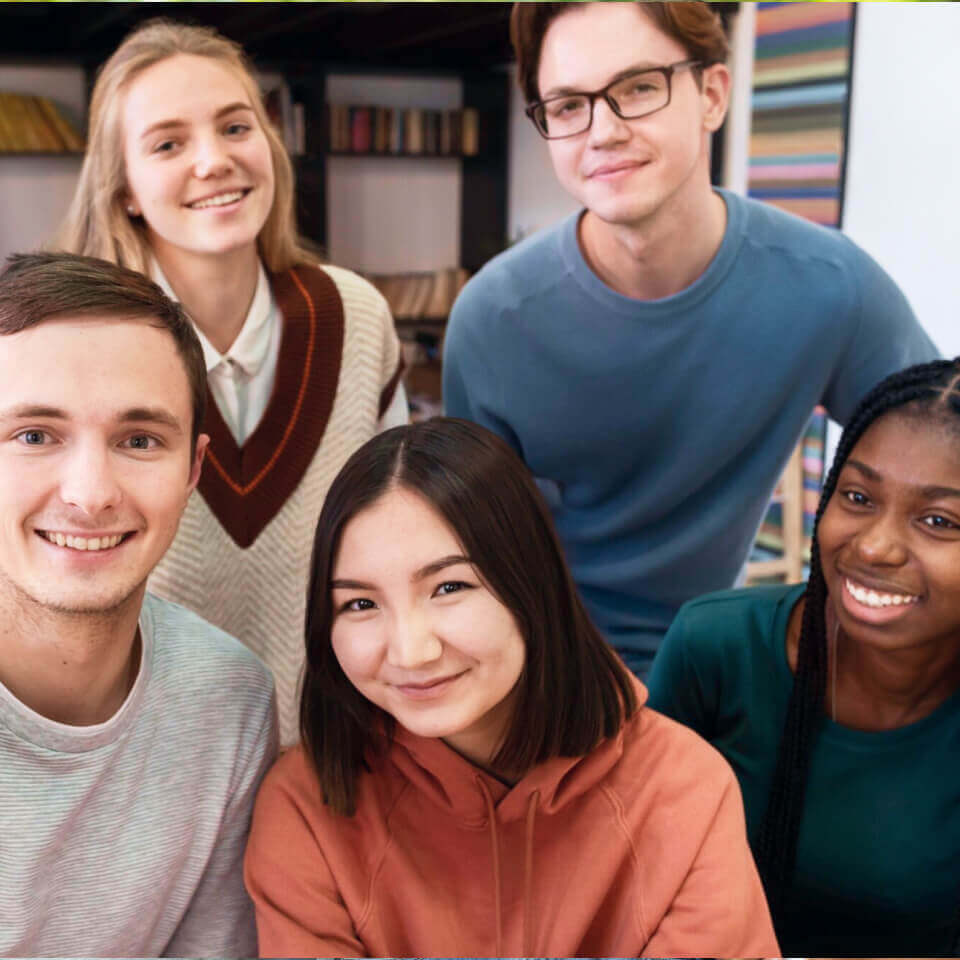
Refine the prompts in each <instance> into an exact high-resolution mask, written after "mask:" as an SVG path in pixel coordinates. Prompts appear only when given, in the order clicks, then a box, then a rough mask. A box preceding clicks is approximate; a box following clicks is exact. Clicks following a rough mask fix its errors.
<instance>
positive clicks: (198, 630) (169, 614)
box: [141, 593, 273, 709]
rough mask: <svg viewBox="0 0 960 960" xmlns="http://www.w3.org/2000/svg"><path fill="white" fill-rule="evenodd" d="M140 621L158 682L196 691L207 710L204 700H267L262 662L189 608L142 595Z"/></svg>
mask: <svg viewBox="0 0 960 960" xmlns="http://www.w3.org/2000/svg"><path fill="white" fill-rule="evenodd" d="M141 623H143V624H144V626H145V627H146V628H147V629H150V630H151V633H152V640H153V648H154V651H155V653H154V657H155V663H156V665H157V671H158V675H159V679H160V680H161V682H163V683H165V684H170V685H172V686H173V687H175V688H176V689H177V690H178V691H181V692H183V691H192V692H193V691H197V690H200V689H202V690H203V691H204V696H205V698H206V708H207V709H209V704H210V698H213V699H216V700H218V701H220V700H222V701H224V702H238V701H243V702H247V703H251V702H252V703H259V704H261V705H267V704H270V703H271V701H272V697H273V677H272V675H271V674H270V671H269V670H268V669H267V668H266V666H265V665H264V664H263V662H262V661H261V660H260V659H259V658H258V657H257V656H256V654H254V653H253V652H252V651H251V650H249V649H248V648H247V647H245V646H244V645H243V644H242V643H241V642H240V641H239V640H237V639H235V638H234V637H231V636H230V635H229V634H227V633H225V632H224V631H223V630H220V629H219V628H218V627H215V626H213V624H210V623H207V621H206V620H204V619H203V618H202V617H200V616H198V615H197V614H196V613H194V612H193V611H192V610H188V609H186V607H182V606H180V605H179V604H177V603H173V602H172V601H170V600H163V599H161V598H160V597H157V596H154V595H153V594H150V593H148V594H146V595H145V597H144V603H143V610H142V612H141Z"/></svg>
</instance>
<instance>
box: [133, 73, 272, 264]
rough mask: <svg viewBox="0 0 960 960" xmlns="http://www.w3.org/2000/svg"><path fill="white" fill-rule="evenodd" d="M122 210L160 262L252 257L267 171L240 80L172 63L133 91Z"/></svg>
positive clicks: (267, 201)
mask: <svg viewBox="0 0 960 960" xmlns="http://www.w3.org/2000/svg"><path fill="white" fill-rule="evenodd" d="M122 124H123V156H124V164H125V169H126V178H127V190H128V204H129V205H131V206H132V208H133V210H134V212H135V213H137V214H141V215H142V216H143V218H144V221H145V222H146V225H147V232H148V236H149V238H150V244H151V246H152V247H153V249H154V252H155V253H156V254H157V256H158V258H159V259H160V261H161V264H162V263H164V262H165V260H166V259H167V258H173V257H177V258H182V257H183V256H184V255H191V254H193V255H197V254H200V255H217V254H224V253H233V252H236V251H238V250H244V251H250V250H255V249H256V238H257V235H258V234H259V233H260V230H261V228H262V227H263V225H264V223H265V222H266V219H267V217H268V215H269V213H270V208H271V206H272V204H273V196H274V175H273V161H272V160H271V157H270V148H269V145H268V143H267V139H266V136H265V135H264V132H263V130H262V128H261V127H260V125H259V124H258V122H257V117H256V114H255V113H254V111H253V108H252V106H251V101H250V97H249V95H248V93H247V90H246V88H245V86H244V84H243V83H242V82H241V80H240V78H239V76H238V75H237V74H236V73H235V72H234V71H233V70H231V69H230V68H229V67H226V66H224V65H223V64H221V63H219V62H218V61H216V60H213V59H210V58H209V57H199V56H193V55H191V54H178V55H176V56H173V57H169V58H167V59H166V60H161V61H160V62H159V63H155V64H154V65H153V66H151V67H148V68H147V69H146V70H144V71H143V72H142V73H140V74H138V75H137V76H136V78H135V79H134V80H133V81H132V82H131V83H130V85H129V87H128V89H127V91H126V96H125V97H124V100H123V108H122Z"/></svg>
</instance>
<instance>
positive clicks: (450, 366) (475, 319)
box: [443, 275, 523, 457]
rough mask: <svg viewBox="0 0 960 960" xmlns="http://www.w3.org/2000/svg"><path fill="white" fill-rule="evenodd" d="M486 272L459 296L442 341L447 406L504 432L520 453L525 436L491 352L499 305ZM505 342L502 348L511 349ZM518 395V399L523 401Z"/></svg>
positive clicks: (452, 412)
mask: <svg viewBox="0 0 960 960" xmlns="http://www.w3.org/2000/svg"><path fill="white" fill-rule="evenodd" d="M485 281H486V277H484V276H483V275H478V276H477V277H474V279H473V280H471V281H470V283H468V284H467V285H466V286H465V287H464V288H463V290H462V291H461V292H460V295H459V296H458V297H457V300H456V302H455V303H454V305H453V309H452V310H451V311H450V321H449V323H448V325H447V334H446V337H445V339H444V344H443V407H444V413H445V414H446V415H447V416H448V417H461V418H462V419H464V420H472V421H473V422H474V423H478V424H480V426H482V427H486V428H487V429H488V430H490V431H492V432H493V433H495V434H497V435H498V436H500V437H502V438H503V439H504V440H506V441H507V443H509V444H510V445H511V446H512V447H513V449H514V450H516V451H517V453H519V454H520V456H521V457H522V456H523V450H522V449H521V445H520V442H519V440H518V438H517V436H516V434H515V432H514V431H513V429H512V427H511V426H510V424H509V422H508V420H507V418H506V411H507V409H509V408H508V405H507V404H506V403H505V401H504V396H503V391H502V387H501V385H500V377H499V375H498V371H497V370H496V369H495V366H494V365H493V364H492V363H491V362H490V361H489V359H488V355H489V354H490V353H494V355H495V351H496V349H497V347H496V345H495V344H493V343H492V339H493V334H492V332H491V330H490V328H491V326H492V324H491V320H492V319H493V318H494V316H495V313H496V311H498V310H499V309H500V308H499V307H497V306H496V305H495V304H493V303H490V302H488V301H489V298H488V297H487V296H486V295H485V293H484V291H483V285H484V283H485ZM509 347H510V345H509V344H501V345H500V348H501V349H509ZM520 399H521V398H520V397H519V396H518V397H517V402H519V401H520Z"/></svg>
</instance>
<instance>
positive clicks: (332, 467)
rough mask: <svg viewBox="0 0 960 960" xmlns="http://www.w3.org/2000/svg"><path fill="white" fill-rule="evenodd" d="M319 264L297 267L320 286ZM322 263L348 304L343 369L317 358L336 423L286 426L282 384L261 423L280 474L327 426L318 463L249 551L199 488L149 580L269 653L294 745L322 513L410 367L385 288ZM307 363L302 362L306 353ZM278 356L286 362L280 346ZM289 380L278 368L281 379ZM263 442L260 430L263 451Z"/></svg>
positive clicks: (285, 736) (286, 300)
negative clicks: (329, 386)
mask: <svg viewBox="0 0 960 960" xmlns="http://www.w3.org/2000/svg"><path fill="white" fill-rule="evenodd" d="M310 269H311V268H304V267H297V268H296V270H295V272H296V273H297V274H298V275H299V276H300V277H304V278H306V279H307V281H310V279H311V278H310V276H309V271H310ZM322 269H323V272H325V273H326V275H327V276H328V277H329V278H330V279H331V280H332V281H333V284H334V286H335V289H336V294H339V299H340V302H341V303H342V308H343V349H342V356H341V360H340V368H339V375H336V358H335V357H329V356H327V357H324V356H322V355H319V356H318V355H315V361H316V363H317V364H318V368H319V369H321V375H322V376H323V377H325V378H326V379H327V381H330V380H331V379H332V377H333V376H334V375H336V388H335V393H334V395H333V406H332V410H331V411H330V415H329V418H328V419H327V421H326V423H325V425H324V424H323V423H322V418H321V420H320V421H319V422H315V423H314V424H312V425H311V424H305V425H304V426H303V428H302V429H301V427H300V426H299V425H298V424H297V423H294V424H293V426H294V429H293V430H288V427H289V426H290V422H291V421H290V419H289V418H287V417H285V418H284V420H283V421H282V422H281V421H278V420H277V410H276V409H275V407H276V403H275V400H276V390H275V396H274V398H273V399H271V402H270V407H268V409H267V412H266V414H265V415H264V419H263V421H262V422H261V424H260V426H259V427H258V428H257V431H260V430H261V428H263V427H266V428H267V430H268V432H267V434H266V436H267V437H268V438H269V437H275V441H274V442H275V444H276V445H277V450H275V451H274V454H273V455H272V456H271V458H270V463H272V464H273V465H274V466H275V467H277V470H278V472H279V471H282V468H283V464H284V457H285V455H286V454H287V453H288V452H289V450H288V448H289V447H294V446H296V445H297V444H299V443H300V442H302V441H306V440H307V436H306V435H307V434H309V433H310V432H311V431H316V430H318V429H319V430H321V431H322V439H321V440H320V443H319V446H318V447H317V448H316V452H315V453H314V454H313V457H312V459H311V460H309V465H308V466H307V467H306V470H305V472H304V473H303V475H302V476H301V477H300V479H299V482H298V483H296V486H295V487H294V488H293V492H292V493H291V494H290V495H289V496H287V498H286V500H285V501H284V502H283V503H282V506H279V505H278V506H279V508H278V509H277V511H276V512H275V513H274V514H273V515H272V517H271V519H269V521H268V522H267V523H266V526H264V527H263V529H262V530H260V531H259V532H258V533H257V534H256V536H255V539H254V540H253V542H252V543H250V545H249V546H245V547H241V546H240V545H239V544H238V543H237V541H236V540H235V539H234V536H231V533H228V531H227V529H226V528H225V527H224V525H223V523H222V522H221V520H220V519H218V517H217V515H216V514H215V512H214V510H213V509H212V508H211V505H210V503H208V500H207V499H205V496H204V493H207V495H208V496H209V495H210V494H209V493H208V492H207V491H206V490H205V488H204V483H203V481H201V489H200V490H198V491H195V492H194V493H193V495H192V496H191V498H190V501H189V503H188V504H187V509H186V511H185V512H184V515H183V519H182V520H181V522H180V529H179V531H178V533H177V536H176V539H175V540H174V542H173V544H172V545H171V547H170V550H169V551H168V552H167V554H166V556H165V557H164V558H163V560H162V561H161V563H160V564H159V565H158V566H157V568H156V569H155V571H154V573H153V575H152V576H151V578H150V583H149V588H150V590H151V591H152V592H154V593H156V594H158V595H160V596H162V597H166V598H168V599H171V600H174V601H176V602H178V603H181V604H183V605H184V606H186V607H189V608H190V609H192V610H195V611H196V612H197V613H199V614H200V615H201V616H202V617H204V618H205V619H206V620H209V621H210V622H211V623H214V624H216V625H217V626H218V627H220V628H221V629H223V630H225V631H226V632H227V633H230V634H232V635H233V636H235V637H237V638H239V639H240V640H241V641H243V643H244V644H246V645H247V646H248V647H249V648H250V649H251V650H253V651H254V652H255V653H256V654H258V655H259V656H260V657H261V658H262V659H263V661H264V662H265V663H266V665H267V666H268V667H269V668H270V669H271V670H272V671H273V675H274V678H275V680H276V686H277V700H278V704H279V710H280V735H281V740H282V742H283V743H284V744H290V743H293V742H295V741H296V740H298V739H299V734H298V709H299V697H298V694H299V681H300V675H301V670H302V666H303V656H304V638H303V626H304V616H305V610H306V585H307V578H308V575H309V567H310V554H311V550H312V547H313V535H314V528H315V527H316V522H317V518H318V516H319V515H320V508H321V506H322V505H323V500H324V497H325V496H326V493H327V490H328V488H329V487H330V484H331V482H332V481H333V478H334V477H335V476H336V474H337V472H338V471H339V470H340V468H341V467H342V466H343V464H344V463H345V462H346V460H347V458H348V457H349V456H350V454H352V453H353V452H354V450H356V449H357V448H358V447H359V446H361V445H362V444H363V443H364V442H365V441H367V440H368V439H370V437H372V436H373V435H374V434H375V433H376V431H377V424H378V421H379V417H380V414H381V413H382V410H383V408H384V407H385V406H386V404H387V403H388V402H389V399H390V397H391V396H392V392H393V389H394V388H395V385H396V379H397V374H398V372H399V363H400V351H399V343H398V341H397V336H396V332H395V330H394V327H393V322H392V319H391V316H390V311H389V309H388V307H387V305H386V302H385V301H384V299H383V298H382V297H381V296H380V294H379V293H378V292H377V291H376V290H375V289H374V288H373V287H372V286H371V285H370V284H369V283H367V281H365V280H363V279H362V278H360V277H358V276H357V275H356V274H354V273H351V272H350V271H349V270H343V269H340V268H337V267H331V266H324V267H323V268H322ZM288 276H289V274H281V275H280V276H279V277H278V278H275V282H274V290H275V294H276V295H277V300H278V303H279V305H280V308H281V312H282V313H283V315H284V318H285V319H284V322H285V328H284V337H287V335H288V328H287V326H286V325H287V323H288V319H287V318H288V316H290V317H292V309H294V308H296V309H299V310H300V311H301V313H302V312H303V305H302V301H301V302H300V303H298V304H296V305H294V306H293V307H292V306H291V302H292V300H294V299H297V294H296V292H295V293H294V295H293V297H290V296H288V295H286V294H285V295H284V296H281V295H280V291H279V289H278V287H279V286H280V282H279V281H280V279H281V278H284V277H288ZM312 279H313V281H314V282H313V284H311V283H310V282H308V283H307V284H306V286H307V287H312V286H315V285H316V282H317V281H318V280H319V282H320V287H321V289H322V287H323V282H322V278H317V277H313V278H312ZM288 286H289V284H288ZM327 286H329V284H328V285H327ZM296 287H297V289H298V290H300V291H304V284H303V283H301V282H299V281H298V282H297V284H296ZM334 299H335V298H334ZM334 312H335V311H334ZM317 314H318V316H319V321H320V324H321V325H322V324H324V323H329V324H334V323H336V322H338V320H337V319H336V318H333V319H331V318H327V319H325V318H324V317H323V310H322V309H318V310H317ZM298 359H299V361H300V362H302V361H303V357H299V358H298ZM280 362H281V364H283V363H284V354H283V347H282V346H281V358H280ZM294 365H296V364H294ZM315 374H316V371H315ZM280 375H281V374H280V373H279V372H278V380H279V377H280ZM299 395H300V396H301V398H305V401H306V402H307V403H309V401H310V399H311V396H315V394H314V395H312V394H311V392H310V391H309V390H300V391H299ZM210 402H212V401H210ZM271 418H273V419H272V420H271ZM304 419H309V417H304ZM315 419H316V418H315ZM209 421H210V416H209V415H208V423H209ZM263 437H264V433H263V432H261V433H260V440H261V446H262V440H263ZM216 439H217V437H216V436H214V440H213V441H212V442H211V451H212V453H213V454H214V456H215V457H217V459H224V456H223V454H222V453H221V451H218V450H217V449H216V448H215V445H214V443H215V441H216ZM255 439H257V432H256V431H255V433H254V434H253V435H252V436H251V438H250V439H249V440H248V441H247V444H246V445H245V446H244V447H243V449H242V451H240V456H241V457H242V458H244V459H246V455H247V452H248V447H249V446H250V444H251V441H253V440H255ZM314 439H316V437H314ZM221 450H223V448H222V447H221ZM212 468H214V469H215V468H216V464H214V463H212V462H211V460H210V459H209V458H208V461H207V462H206V463H205V464H204V471H205V478H206V472H207V471H210V470H211V469H212ZM269 470H270V467H269V465H268V466H267V467H266V468H265V469H264V470H261V471H259V473H258V474H257V477H256V478H254V480H253V481H252V483H251V484H249V486H252V485H253V483H256V482H257V480H259V482H260V488H259V490H260V492H261V493H262V492H264V491H266V492H267V493H269V491H270V490H271V487H270V484H271V482H272V481H273V482H274V484H275V483H276V480H275V478H274V477H272V476H271V475H270V472H269ZM260 474H263V476H261V475H260ZM272 489H274V490H275V489H276V486H274V487H273V488H272ZM238 492H240V491H239V490H238ZM234 535H236V534H235V533H234ZM198 656H202V651H198Z"/></svg>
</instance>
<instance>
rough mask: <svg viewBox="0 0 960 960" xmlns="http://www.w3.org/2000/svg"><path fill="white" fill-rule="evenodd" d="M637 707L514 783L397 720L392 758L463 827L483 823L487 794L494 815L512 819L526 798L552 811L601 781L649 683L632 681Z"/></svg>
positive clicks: (521, 814) (524, 808) (523, 812)
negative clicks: (595, 738) (586, 746)
mask: <svg viewBox="0 0 960 960" xmlns="http://www.w3.org/2000/svg"><path fill="white" fill-rule="evenodd" d="M634 687H635V693H636V697H637V705H638V710H637V713H636V714H634V716H633V717H632V718H631V719H629V720H628V721H627V723H626V724H624V725H623V726H622V727H621V728H620V731H619V732H618V733H617V734H616V735H615V736H613V737H609V738H608V739H606V740H602V741H601V742H600V743H599V744H598V745H597V746H596V747H594V749H593V750H591V751H590V753H588V754H587V755H586V756H581V757H553V758H552V759H550V760H546V761H545V762H543V763H540V764H537V766H535V767H534V768H533V769H532V770H530V771H529V772H528V773H527V774H526V775H525V776H524V777H523V778H522V779H521V780H519V781H518V782H517V783H516V784H514V785H513V786H510V785H508V784H505V783H502V782H501V781H500V780H498V779H497V778H496V777H494V776H492V775H491V774H489V773H487V772H486V771H484V770H481V769H480V768H479V767H476V766H474V765H473V764H472V763H471V762H470V761H469V760H466V759H464V758H463V757H461V756H460V754H458V753H457V752H456V751H455V750H453V749H452V748H450V747H448V746H447V745H446V744H445V743H444V742H443V740H441V739H438V738H426V737H419V736H417V735H416V734H414V733H411V732H410V731H409V730H406V729H404V728H403V727H401V726H399V725H397V728H396V732H395V734H394V739H393V744H392V746H391V748H390V760H391V762H392V763H393V764H394V766H395V767H396V768H397V770H398V771H399V772H400V773H401V775H402V776H403V777H404V778H405V779H406V780H408V781H409V783H410V785H411V786H412V787H414V789H416V790H417V792H418V793H420V794H421V795H422V796H423V798H424V799H425V800H426V801H428V802H429V803H432V804H435V805H437V806H439V807H441V808H443V809H444V810H445V811H447V812H448V813H450V814H452V815H453V816H455V817H456V818H457V819H458V820H459V821H460V822H461V823H462V824H463V825H464V826H467V827H482V826H484V825H485V824H486V823H487V821H488V819H489V816H490V805H489V803H488V799H487V798H488V797H489V798H490V799H491V800H492V803H493V806H494V808H495V809H496V813H497V819H498V820H500V821H501V822H502V823H505V824H506V823H511V822H513V821H515V820H521V819H524V818H525V817H527V816H528V811H529V808H530V798H531V797H532V796H533V794H537V795H538V800H537V804H536V805H537V808H538V809H539V811H540V812H542V813H545V814H553V813H556V812H558V811H559V810H561V809H563V807H564V806H566V805H567V804H569V803H571V802H572V801H573V800H575V799H577V798H578V797H580V796H582V795H583V794H584V793H586V792H587V791H588V790H591V789H592V788H593V787H595V786H596V785H597V784H598V783H600V782H601V781H602V780H603V779H604V778H605V777H606V776H607V775H608V774H609V773H610V771H611V769H612V768H613V767H614V766H615V765H616V763H617V761H618V760H619V759H620V757H621V756H622V755H623V746H624V731H625V730H626V728H627V727H628V726H629V725H630V724H632V723H634V722H636V720H637V717H638V716H639V714H640V709H639V708H640V707H642V706H643V704H644V703H646V700H647V688H646V687H645V686H644V685H643V684H642V683H640V681H639V680H634Z"/></svg>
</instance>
